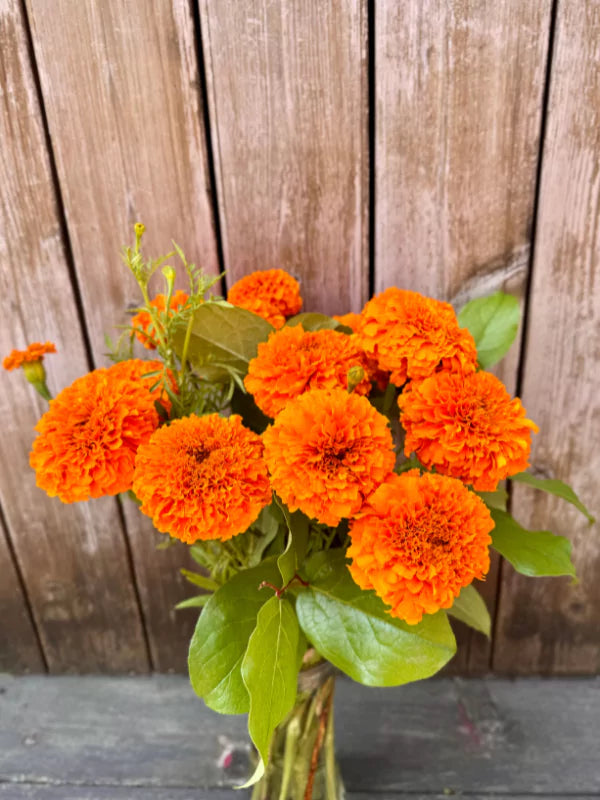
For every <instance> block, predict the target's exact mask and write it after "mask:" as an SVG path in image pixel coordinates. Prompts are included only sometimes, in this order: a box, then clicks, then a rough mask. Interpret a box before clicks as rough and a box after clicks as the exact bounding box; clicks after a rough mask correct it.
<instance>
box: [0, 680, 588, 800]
mask: <svg viewBox="0 0 600 800" xmlns="http://www.w3.org/2000/svg"><path fill="white" fill-rule="evenodd" d="M0 689H3V690H4V692H0V720H1V723H0V786H1V785H2V783H7V782H12V783H15V782H19V783H24V784H27V783H30V784H33V783H36V784H40V783H43V784H46V785H53V784H54V785H56V784H57V783H61V784H65V785H69V784H71V785H72V784H79V785H82V786H85V787H96V786H101V787H105V786H124V785H126V786H127V787H128V788H129V790H130V791H131V792H132V796H135V795H133V791H134V789H136V788H137V789H140V788H142V787H152V788H154V789H155V790H158V789H159V788H169V789H170V790H175V789H184V788H185V787H195V788H196V790H197V791H198V792H201V791H202V790H207V789H209V788H219V789H225V788H227V787H231V786H232V785H235V784H236V783H237V782H238V781H239V780H240V778H241V777H243V776H244V775H245V773H246V769H247V759H248V740H247V734H246V729H245V724H246V720H245V717H243V716H241V717H240V716H234V717H224V716H220V715H216V714H214V713H212V712H210V711H209V710H207V709H206V707H205V706H204V705H203V704H202V702H201V701H200V700H197V699H196V698H194V696H193V694H192V690H191V688H190V687H189V683H188V681H187V680H186V679H185V678H183V677H178V676H154V677H151V678H113V679H109V678H70V677H58V678H50V679H49V678H35V677H27V678H9V677H4V678H2V679H1V680H0ZM336 692H337V693H336V738H337V742H338V754H339V760H340V764H341V769H342V773H343V775H344V780H345V782H346V785H347V787H348V789H349V790H350V791H353V792H357V793H359V794H360V793H361V792H362V793H363V797H364V798H367V797H373V796H375V795H376V796H379V793H381V794H385V793H386V792H387V793H388V794H390V795H392V796H393V794H394V793H395V792H397V793H398V794H400V795H401V794H402V793H403V792H406V793H409V792H411V793H413V794H416V795H418V793H419V792H421V793H423V794H424V795H427V794H434V795H435V794H442V793H443V792H444V789H449V790H452V791H454V792H456V793H457V794H461V793H464V794H467V795H470V796H472V795H474V796H476V797H479V796H483V797H485V796H486V795H487V794H489V795H492V796H497V795H501V796H507V795H519V794H523V795H527V794H530V795H534V796H538V797H552V796H558V797H564V796H566V795H569V796H570V795H571V794H573V795H577V794H583V795H585V794H586V793H588V794H590V795H593V794H594V793H597V792H600V762H599V761H598V758H597V737H596V736H595V731H596V730H597V728H598V724H599V722H600V718H599V714H600V681H599V680H598V679H587V680H581V681H573V680H565V679H562V680H561V679H555V680H552V681H543V680H532V679H528V680H523V681H517V682H513V681H506V680H494V679H492V680H485V681H482V680H474V679H470V680H457V679H454V680H450V679H444V680H432V681H427V682H423V683H415V684H411V685H408V686H405V687H399V688H396V689H368V688H366V687H363V686H360V685H358V684H353V683H352V682H350V681H347V680H342V679H340V681H339V685H338V688H337V690H336ZM226 754H228V755H230V756H231V764H230V766H229V767H223V766H221V763H223V762H225V763H228V759H224V758H223V756H224V755H226ZM42 796H43V795H42ZM117 796H118V795H117ZM173 796H174V797H176V796H177V795H176V794H175V793H174V794H173ZM217 796H218V795H217ZM67 797H68V795H67ZM84 797H85V795H84ZM92 797H93V795H92ZM159 797H160V795H159ZM86 800H87V798H86Z"/></svg>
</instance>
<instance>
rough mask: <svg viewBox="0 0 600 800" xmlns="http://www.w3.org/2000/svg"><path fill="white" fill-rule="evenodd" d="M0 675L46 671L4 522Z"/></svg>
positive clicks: (0, 565)
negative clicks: (3, 673) (0, 673)
mask: <svg viewBox="0 0 600 800" xmlns="http://www.w3.org/2000/svg"><path fill="white" fill-rule="evenodd" d="M0 574H1V575H2V581H0V672H44V670H45V666H44V659H43V657H42V654H41V651H40V646H39V642H38V638H37V636H36V632H35V628H34V627H33V622H32V619H31V615H30V613H29V610H28V608H27V603H26V599H25V596H24V594H23V590H22V587H21V583H20V581H19V577H18V574H17V568H16V565H15V564H14V562H13V558H12V555H11V552H10V549H9V547H8V544H7V540H6V531H5V529H4V525H3V524H2V523H1V522H0Z"/></svg>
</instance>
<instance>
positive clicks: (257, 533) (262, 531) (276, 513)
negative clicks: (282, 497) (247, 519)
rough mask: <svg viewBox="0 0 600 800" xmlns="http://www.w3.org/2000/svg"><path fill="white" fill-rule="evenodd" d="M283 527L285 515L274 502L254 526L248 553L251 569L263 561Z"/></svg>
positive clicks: (267, 507)
mask: <svg viewBox="0 0 600 800" xmlns="http://www.w3.org/2000/svg"><path fill="white" fill-rule="evenodd" d="M283 525H284V519H283V514H282V513H281V509H280V508H279V506H278V505H277V503H275V502H274V501H273V502H272V503H270V504H269V505H268V506H265V507H264V508H263V510H262V511H261V512H260V514H259V515H258V519H257V520H256V522H254V523H253V524H252V531H253V533H254V538H253V539H252V547H251V549H250V551H249V553H248V566H249V567H255V566H256V565H257V564H259V563H260V562H261V561H262V560H263V556H264V554H265V551H266V550H267V548H268V547H269V545H271V544H272V543H273V542H274V541H275V539H276V538H277V535H278V534H279V531H280V528H282V526H283Z"/></svg>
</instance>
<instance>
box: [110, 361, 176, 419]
mask: <svg viewBox="0 0 600 800" xmlns="http://www.w3.org/2000/svg"><path fill="white" fill-rule="evenodd" d="M163 369H164V364H163V363H162V361H156V360H154V361H152V360H148V361H144V360H143V359H141V358H129V359H127V360H126V361H118V362H117V363H116V364H113V365H112V367H109V368H108V371H109V372H110V373H111V374H112V375H115V376H117V377H119V378H125V379H126V380H129V381H140V382H141V384H142V385H143V386H145V387H146V388H147V389H148V390H150V389H151V388H152V387H153V386H154V385H155V384H156V382H157V381H158V380H160V375H161V374H162V372H163ZM157 372H158V373H159V374H158V375H157V374H156V373H157ZM168 375H169V380H170V383H171V388H172V389H173V391H174V392H177V382H176V380H175V376H174V375H173V373H172V372H171V371H170V370H169V372H168ZM146 376H148V377H146ZM151 396H152V399H153V400H157V401H159V402H160V404H161V405H162V406H163V407H164V409H165V410H166V411H167V412H169V411H170V410H171V401H170V400H169V396H168V395H167V393H166V392H165V390H164V387H162V385H160V384H159V385H158V386H157V387H156V388H155V389H154V390H153V391H152V392H151Z"/></svg>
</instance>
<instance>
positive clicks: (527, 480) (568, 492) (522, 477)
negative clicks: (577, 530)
mask: <svg viewBox="0 0 600 800" xmlns="http://www.w3.org/2000/svg"><path fill="white" fill-rule="evenodd" d="M511 481H517V483H524V484H526V485H527V486H533V488H534V489H541V490H542V491H543V492H548V494H553V495H555V496H556V497H560V498H562V499H563V500H566V501H567V503H571V505H573V506H575V508H576V509H577V510H578V511H581V513H582V514H583V515H584V516H585V517H587V518H588V520H589V521H590V522H595V521H596V518H595V517H593V516H592V515H591V514H590V512H589V511H588V510H587V508H586V507H585V506H584V505H583V503H582V502H581V500H580V499H579V498H578V497H577V495H576V494H575V492H574V491H573V489H571V487H570V486H569V485H568V484H566V483H563V482H562V481H558V480H555V479H553V478H536V477H534V476H533V475H531V474H530V473H529V472H519V473H518V474H517V475H513V476H512V477H511Z"/></svg>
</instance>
